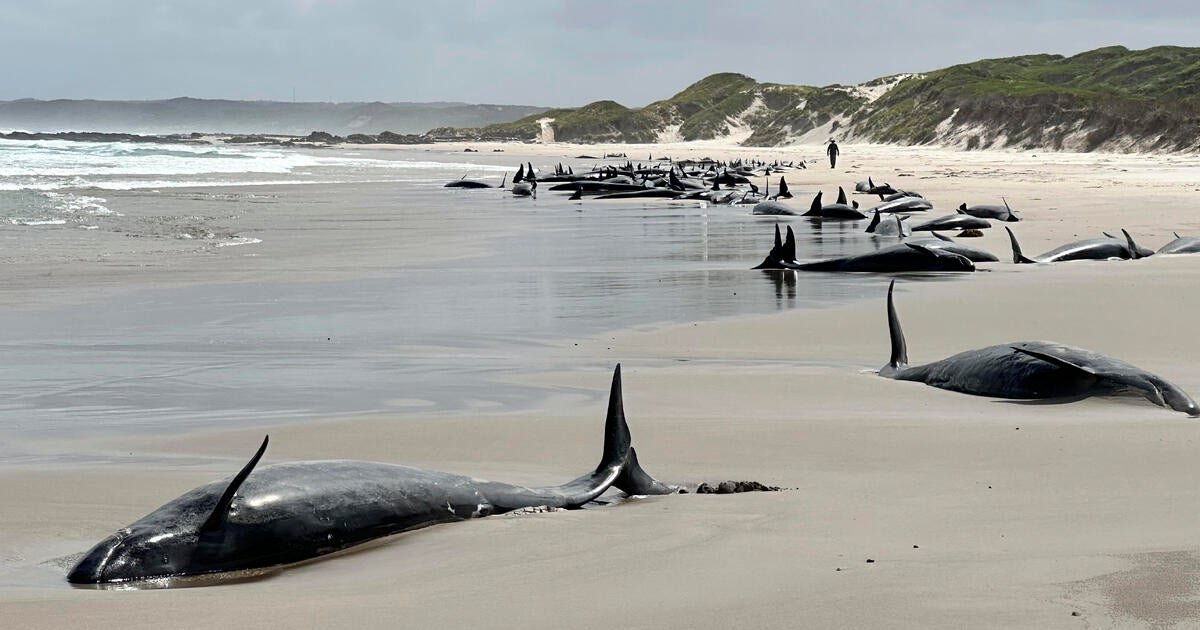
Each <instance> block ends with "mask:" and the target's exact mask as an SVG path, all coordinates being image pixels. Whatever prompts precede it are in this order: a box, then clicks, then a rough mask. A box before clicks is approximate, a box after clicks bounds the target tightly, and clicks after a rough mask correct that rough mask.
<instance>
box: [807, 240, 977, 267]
mask: <svg viewBox="0 0 1200 630" xmlns="http://www.w3.org/2000/svg"><path fill="white" fill-rule="evenodd" d="M792 268H793V269H798V270H802V271H865V272H873V273H902V272H910V271H975V263H973V262H971V261H970V260H969V259H968V258H966V257H964V256H959V255H958V254H955V253H953V252H949V251H946V250H945V249H942V248H937V247H927V246H926V245H924V244H921V243H901V244H899V245H893V246H891V247H885V248H883V249H881V250H879V251H876V252H871V253H869V254H860V255H858V256H847V257H845V258H833V259H830V260H821V261H817V262H809V263H799V264H797V265H795V266H794V267H792Z"/></svg>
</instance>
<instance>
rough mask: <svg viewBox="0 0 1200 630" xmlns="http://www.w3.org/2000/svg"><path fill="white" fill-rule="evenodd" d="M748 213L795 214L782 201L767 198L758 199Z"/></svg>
mask: <svg viewBox="0 0 1200 630" xmlns="http://www.w3.org/2000/svg"><path fill="white" fill-rule="evenodd" d="M750 214H758V215H767V216H791V215H795V214H796V211H795V210H794V209H793V208H792V207H791V206H789V205H787V204H785V203H783V202H782V201H775V200H773V199H772V200H768V201H760V202H758V203H757V204H755V205H754V209H753V210H751V211H750Z"/></svg>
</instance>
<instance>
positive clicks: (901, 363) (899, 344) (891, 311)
mask: <svg viewBox="0 0 1200 630" xmlns="http://www.w3.org/2000/svg"><path fill="white" fill-rule="evenodd" d="M895 290H896V281H895V280H892V283H891V284H889V285H888V296H887V316H888V335H889V336H890V337H891V340H892V356H891V357H890V358H888V362H887V365H885V366H883V367H882V368H880V369H879V375H880V376H889V377H890V376H893V375H895V374H896V373H897V372H899V371H900V370H903V369H904V368H905V367H906V366H907V365H908V345H907V344H906V343H905V342H904V330H903V329H901V328H900V317H899V316H897V315H896V304H895V302H894V301H893V299H892V293H893V292H894V291H895Z"/></svg>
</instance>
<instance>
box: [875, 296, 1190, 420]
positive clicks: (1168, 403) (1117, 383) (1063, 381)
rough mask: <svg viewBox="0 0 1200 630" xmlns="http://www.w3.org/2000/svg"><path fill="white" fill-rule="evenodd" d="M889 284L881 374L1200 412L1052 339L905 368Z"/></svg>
mask: <svg viewBox="0 0 1200 630" xmlns="http://www.w3.org/2000/svg"><path fill="white" fill-rule="evenodd" d="M895 288H896V282H895V281H894V280H893V281H892V283H891V286H889V287H888V299H887V314H888V331H889V333H890V335H891V340H892V356H891V358H890V359H888V363H887V365H884V366H883V367H882V368H881V369H880V370H879V375H880V376H884V377H887V378H891V379H895V380H898V381H916V382H919V383H925V384H926V385H931V386H933V387H938V388H941V389H948V390H950V391H954V392H961V393H964V394H973V395H975V396H991V397H995V398H1014V399H1025V400H1030V399H1049V398H1063V399H1069V398H1079V397H1087V396H1112V395H1133V396H1143V397H1145V398H1146V400H1149V401H1150V402H1152V403H1154V404H1156V405H1158V406H1160V407H1169V408H1171V409H1174V410H1175V411H1182V412H1184V413H1186V414H1188V415H1189V416H1200V407H1198V406H1197V405H1196V402H1195V401H1193V400H1192V398H1191V397H1190V396H1188V395H1187V393H1185V392H1184V391H1183V390H1181V389H1179V388H1178V387H1176V386H1175V385H1173V384H1171V383H1169V382H1167V381H1166V380H1164V379H1163V378H1161V377H1159V376H1157V375H1155V374H1151V373H1150V372H1147V371H1145V370H1142V369H1140V368H1137V367H1134V366H1133V365H1130V364H1128V363H1126V362H1124V361H1120V360H1118V359H1113V358H1111V357H1106V356H1104V355H1102V354H1098V353H1095V352H1091V351H1088V350H1083V349H1081V348H1073V347H1071V346H1067V345H1063V344H1060V343H1055V342H1052V341H1016V342H1013V343H1005V344H1000V345H996V346H988V347H986V348H980V349H978V350H968V351H966V352H960V353H958V354H956V355H954V356H952V357H948V358H945V359H942V360H941V361H935V362H933V363H927V364H925V365H918V366H914V367H909V365H908V345H907V344H906V343H905V341H904V331H903V330H901V328H900V319H899V317H897V315H896V306H895V303H894V302H893V300H892V292H893V290H894V289H895Z"/></svg>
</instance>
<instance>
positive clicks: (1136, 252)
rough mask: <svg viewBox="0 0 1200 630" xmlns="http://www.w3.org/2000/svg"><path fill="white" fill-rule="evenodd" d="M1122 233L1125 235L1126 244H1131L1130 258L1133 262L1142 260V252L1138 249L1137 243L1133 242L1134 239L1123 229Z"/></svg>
mask: <svg viewBox="0 0 1200 630" xmlns="http://www.w3.org/2000/svg"><path fill="white" fill-rule="evenodd" d="M1121 233H1122V234H1124V235H1125V242H1126V243H1128V244H1129V257H1130V258H1131V259H1133V260H1137V259H1139V258H1141V257H1142V252H1141V250H1139V249H1138V246H1137V243H1134V242H1133V237H1132V236H1130V235H1129V232H1126V231H1125V229H1124V228H1121Z"/></svg>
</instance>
